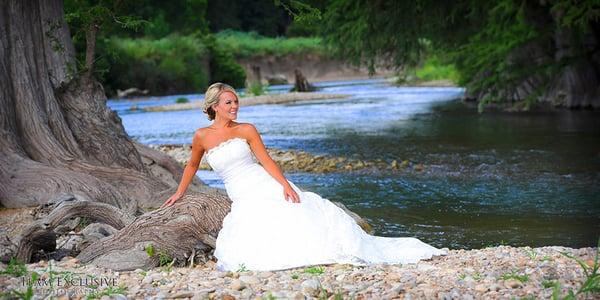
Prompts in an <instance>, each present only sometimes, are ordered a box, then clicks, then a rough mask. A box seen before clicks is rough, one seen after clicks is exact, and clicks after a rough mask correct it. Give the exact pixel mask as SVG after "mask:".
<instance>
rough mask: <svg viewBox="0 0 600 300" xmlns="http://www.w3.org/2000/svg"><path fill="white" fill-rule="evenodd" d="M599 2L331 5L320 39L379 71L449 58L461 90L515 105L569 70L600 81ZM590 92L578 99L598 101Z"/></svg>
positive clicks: (346, 0)
mask: <svg viewBox="0 0 600 300" xmlns="http://www.w3.org/2000/svg"><path fill="white" fill-rule="evenodd" d="M599 4H600V1H598V0H582V1H574V0H556V1H531V0H496V1H469V0H462V1H461V0H454V1H428V0H418V1H393V0H382V1H367V0H358V1H355V0H332V1H330V3H329V5H328V6H327V7H326V9H325V10H324V12H323V18H322V19H323V27H322V32H321V34H322V35H323V36H324V37H325V38H326V41H327V42H328V44H329V45H331V46H333V47H334V49H336V52H337V53H338V54H339V55H341V56H343V57H347V58H349V59H351V60H352V61H353V62H355V63H364V64H367V65H368V66H369V67H370V68H371V70H373V71H374V69H375V66H376V62H377V59H381V58H383V59H384V60H387V61H391V62H392V64H393V65H394V66H395V67H396V68H398V70H399V71H402V70H403V69H405V68H406V67H410V66H414V65H416V64H418V63H419V62H420V61H421V59H422V58H423V57H424V55H426V54H429V53H432V52H435V53H439V54H442V57H446V58H447V59H448V62H450V63H454V64H455V65H456V67H457V68H458V71H459V74H460V84H461V85H464V86H466V87H467V88H468V89H469V90H470V92H472V93H474V94H478V98H480V99H481V100H484V101H482V102H481V103H486V102H489V101H493V100H502V101H505V100H506V99H511V100H515V101H517V100H525V102H527V103H528V104H530V103H532V102H534V101H535V99H537V98H539V97H540V96H542V95H544V93H545V92H547V91H548V89H549V85H550V84H560V83H558V82H557V81H561V80H562V81H564V80H565V79H564V78H562V77H564V76H563V75H561V74H564V72H565V70H567V69H568V68H576V69H577V70H570V71H569V72H575V73H577V74H580V75H581V77H583V78H587V79H589V80H590V81H592V82H597V81H598V75H597V74H598V72H597V71H598V70H600V67H599V66H600V58H599V48H598V40H599V37H600V23H599V17H600V5H599ZM582 64H585V65H587V67H582V66H581V65H582ZM588 68H591V69H592V70H591V71H590V70H589V69H588ZM593 73H596V75H594V74H593ZM590 76H591V77H593V78H591V77H590ZM523 85H527V86H530V87H523ZM569 87H572V86H569ZM586 89H587V87H580V88H576V90H577V94H578V95H577V96H578V97H583V98H585V97H592V98H594V99H595V100H594V101H595V103H598V101H597V100H598V99H597V98H598V95H597V94H598V90H597V88H593V87H591V89H590V90H586ZM544 96H545V97H548V95H547V94H545V95H544ZM567 104H568V103H567ZM587 104H589V103H582V104H581V105H582V106H585V105H587Z"/></svg>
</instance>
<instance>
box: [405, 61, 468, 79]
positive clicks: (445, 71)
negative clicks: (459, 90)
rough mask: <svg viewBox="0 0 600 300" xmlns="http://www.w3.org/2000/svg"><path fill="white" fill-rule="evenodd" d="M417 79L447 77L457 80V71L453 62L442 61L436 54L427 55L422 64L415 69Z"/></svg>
mask: <svg viewBox="0 0 600 300" xmlns="http://www.w3.org/2000/svg"><path fill="white" fill-rule="evenodd" d="M415 75H416V76H417V78H419V80H423V81H431V80H441V79H447V80H450V81H452V82H457V81H458V72H457V71H456V68H455V67H454V65H453V64H448V63H444V62H443V61H442V60H441V59H440V58H439V57H438V56H435V55H433V56H430V57H428V58H427V59H426V60H425V62H424V63H423V65H422V66H421V67H420V68H418V69H416V70H415Z"/></svg>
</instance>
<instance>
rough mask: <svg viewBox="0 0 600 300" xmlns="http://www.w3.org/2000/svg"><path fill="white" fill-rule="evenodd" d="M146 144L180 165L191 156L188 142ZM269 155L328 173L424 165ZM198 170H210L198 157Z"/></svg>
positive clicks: (283, 163)
mask: <svg viewBox="0 0 600 300" xmlns="http://www.w3.org/2000/svg"><path fill="white" fill-rule="evenodd" d="M150 147H152V148H155V149H158V150H160V151H163V152H164V153H166V154H168V155H170V156H171V157H173V158H174V159H175V160H177V161H178V162H179V163H181V164H182V165H185V164H187V162H188V160H189V159H190V155H191V151H192V148H191V145H150ZM267 151H268V152H269V155H270V156H271V157H272V158H273V160H275V162H277V164H278V165H279V167H281V169H282V170H283V171H285V172H313V173H328V172H340V171H358V170H368V169H373V170H410V171H417V172H419V171H423V170H424V168H425V166H424V165H423V164H421V163H414V162H410V161H408V160H399V159H395V160H391V161H389V162H387V161H384V160H381V159H377V160H361V159H355V158H348V157H342V156H325V155H314V154H311V153H308V152H305V151H298V150H281V149H273V148H268V149H267ZM199 168H200V169H201V170H210V166H209V165H208V164H207V163H206V161H205V160H204V157H203V159H202V162H201V163H200V167H199Z"/></svg>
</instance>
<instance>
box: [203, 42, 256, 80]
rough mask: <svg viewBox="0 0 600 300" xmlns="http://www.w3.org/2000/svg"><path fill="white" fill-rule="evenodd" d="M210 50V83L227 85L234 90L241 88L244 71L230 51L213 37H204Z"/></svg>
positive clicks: (244, 77)
mask: <svg viewBox="0 0 600 300" xmlns="http://www.w3.org/2000/svg"><path fill="white" fill-rule="evenodd" d="M205 43H206V44H207V46H208V47H209V49H210V53H211V55H210V81H211V82H223V83H227V84H229V85H231V86H233V87H234V88H243V87H244V85H245V82H246V71H245V70H244V68H243V67H242V66H240V65H239V64H238V63H237V62H236V61H235V59H234V58H233V55H232V53H231V51H230V50H229V49H227V48H225V47H224V46H223V45H222V44H221V43H219V42H218V41H217V40H216V39H215V38H214V37H213V36H207V37H205Z"/></svg>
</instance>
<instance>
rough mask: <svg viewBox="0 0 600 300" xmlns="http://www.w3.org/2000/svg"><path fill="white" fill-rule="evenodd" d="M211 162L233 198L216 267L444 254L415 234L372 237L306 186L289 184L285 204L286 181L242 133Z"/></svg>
mask: <svg viewBox="0 0 600 300" xmlns="http://www.w3.org/2000/svg"><path fill="white" fill-rule="evenodd" d="M206 160H207V162H208V163H209V164H210V166H211V167H212V168H213V170H215V171H216V172H217V173H218V175H219V176H220V177H221V178H222V179H223V181H224V183H225V188H226V189H227V194H228V195H229V198H230V199H231V200H232V204H231V211H230V212H229V214H227V216H225V218H224V219H223V227H222V229H221V231H220V232H219V234H218V236H217V241H216V247H215V251H214V256H215V257H216V258H217V269H218V270H221V271H226V270H228V271H236V270H238V269H240V268H245V269H247V270H260V271H266V270H283V269H289V268H294V267H301V266H309V265H319V264H331V263H348V264H353V265H363V266H364V265H366V264H373V263H388V264H396V263H401V264H404V263H414V262H417V261H419V260H421V259H428V258H431V257H432V256H433V255H445V254H446V252H445V251H443V250H440V249H437V248H435V247H432V246H430V245H428V244H426V243H424V242H422V241H420V240H418V239H416V238H412V237H399V238H389V237H378V236H372V235H369V234H368V233H366V232H365V231H363V230H362V228H361V227H360V226H359V225H358V224H357V223H356V222H355V221H354V219H353V218H352V217H350V216H349V215H348V214H346V213H345V212H344V211H343V210H342V209H341V208H339V207H338V206H336V205H335V204H333V203H332V202H331V201H329V200H327V199H324V198H321V197H320V196H319V195H317V194H315V193H312V192H306V191H301V190H300V189H299V188H298V187H297V186H296V185H294V184H293V183H291V182H290V185H291V186H292V187H293V189H294V190H295V191H296V192H297V193H298V195H299V196H300V203H293V202H291V201H286V200H285V199H284V196H283V187H282V186H281V184H280V183H279V182H277V181H276V180H275V179H274V178H273V177H272V176H271V175H269V173H268V172H267V171H266V170H265V169H264V168H263V167H262V166H261V165H260V164H259V163H258V162H257V160H256V158H255V157H254V155H253V153H252V151H251V149H250V146H249V145H248V143H247V141H246V140H245V139H243V138H239V137H236V138H232V139H229V140H226V141H224V142H222V143H221V144H219V145H218V146H216V147H214V148H212V149H210V150H209V151H207V153H206Z"/></svg>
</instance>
